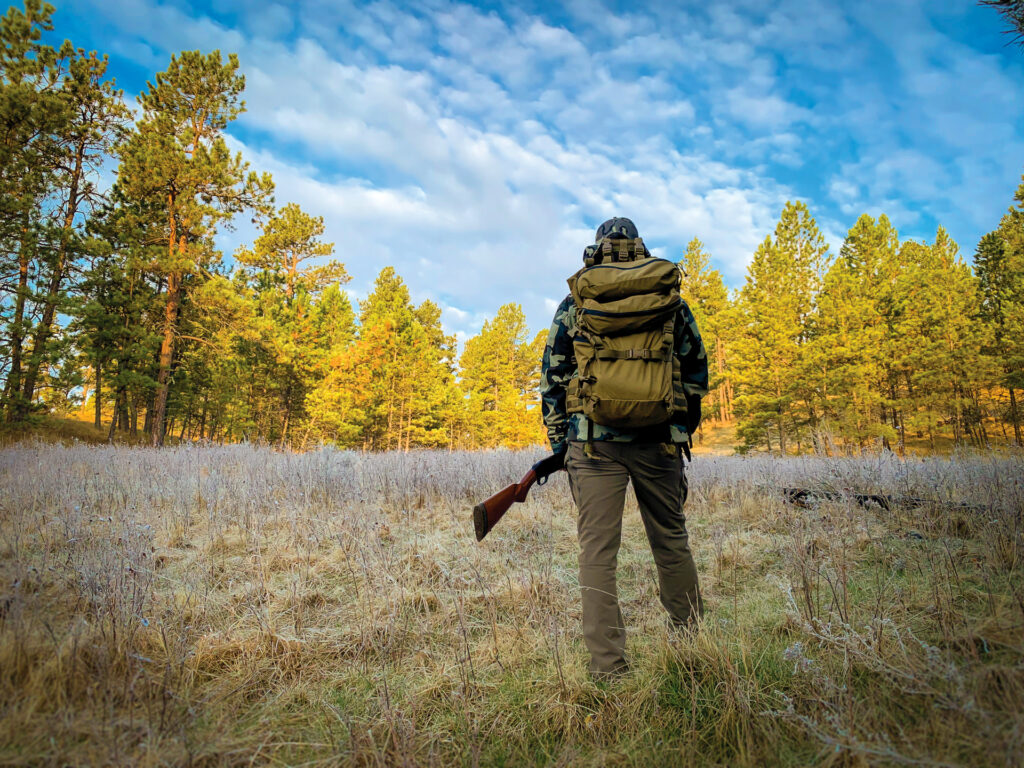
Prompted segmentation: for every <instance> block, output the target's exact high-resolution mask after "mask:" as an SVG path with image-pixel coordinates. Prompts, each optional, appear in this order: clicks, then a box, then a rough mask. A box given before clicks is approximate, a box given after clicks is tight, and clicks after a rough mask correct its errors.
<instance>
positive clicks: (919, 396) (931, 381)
mask: <svg viewBox="0 0 1024 768" xmlns="http://www.w3.org/2000/svg"><path fill="white" fill-rule="evenodd" d="M958 250H959V249H958V247H957V245H956V243H954V242H953V241H952V240H951V239H950V237H949V235H948V234H947V233H946V231H945V230H944V229H943V228H942V227H939V229H938V231H937V232H936V236H935V243H934V244H932V245H927V244H924V243H915V242H910V243H905V244H904V245H903V247H902V249H901V258H902V260H903V262H904V265H905V268H904V270H903V271H902V273H901V274H900V276H899V278H898V280H897V283H896V285H895V286H894V304H895V306H896V308H897V322H896V327H895V334H896V338H897V340H898V341H897V343H896V344H895V346H894V353H895V362H896V364H897V366H898V369H899V370H900V372H901V373H902V376H903V380H904V385H905V387H904V395H903V408H902V410H903V411H904V412H905V414H906V428H907V429H910V430H914V431H916V432H918V433H922V434H926V435H927V436H928V441H929V446H930V448H931V449H933V450H934V449H935V446H936V443H935V438H936V436H937V435H938V434H939V429H940V427H941V426H942V425H943V424H945V423H949V424H951V425H952V427H953V439H954V440H955V441H957V442H959V441H962V440H964V439H966V438H968V437H970V436H971V430H972V429H973V428H974V427H976V426H977V425H976V424H975V423H972V419H970V418H968V416H969V414H968V412H967V410H968V406H969V405H970V404H971V400H972V397H971V395H972V391H973V390H974V389H975V387H976V386H977V385H978V383H979V379H982V378H984V366H983V361H982V359H981V356H980V351H981V348H982V346H983V344H984V336H983V332H984V326H983V325H982V324H980V323H978V322H976V320H975V313H976V308H977V306H978V303H979V299H978V293H977V280H976V279H975V277H974V275H973V274H972V273H971V271H970V268H969V267H968V266H967V264H965V263H964V262H963V260H962V259H960V258H959V256H958Z"/></svg>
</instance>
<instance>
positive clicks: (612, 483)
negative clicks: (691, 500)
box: [565, 441, 704, 676]
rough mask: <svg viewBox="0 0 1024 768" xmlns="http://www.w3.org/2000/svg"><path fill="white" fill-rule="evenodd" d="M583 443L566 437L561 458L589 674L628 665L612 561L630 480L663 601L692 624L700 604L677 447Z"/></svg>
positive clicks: (676, 618) (675, 616)
mask: <svg viewBox="0 0 1024 768" xmlns="http://www.w3.org/2000/svg"><path fill="white" fill-rule="evenodd" d="M586 447H587V443H583V442H571V443H570V444H569V451H568V453H567V454H566V462H565V464H566V469H567V470H568V473H569V487H570V488H571V490H572V495H573V500H574V501H575V502H576V507H577V509H578V510H579V518H578V522H577V530H578V534H579V543H580V590H581V593H582V598H583V639H584V642H585V643H586V645H587V649H588V650H589V651H590V671H591V674H593V675H596V676H603V675H609V674H615V673H618V672H624V671H625V670H626V669H628V663H627V661H626V655H625V652H626V628H625V626H624V624H623V620H622V612H621V610H620V609H619V600H618V591H617V589H616V585H615V568H616V561H617V557H618V553H619V544H620V541H621V538H622V510H623V506H624V505H625V500H626V484H627V483H628V482H629V481H632V482H633V490H634V492H635V494H636V498H637V502H638V505H639V507H640V516H641V518H642V519H643V523H644V528H645V529H646V531H647V539H648V541H649V542H650V545H651V552H652V553H653V554H654V562H655V565H657V568H658V586H659V588H660V595H661V603H662V605H664V606H665V609H666V610H667V611H668V614H669V617H670V619H671V621H672V623H673V624H674V625H675V626H676V627H679V628H686V627H689V626H692V623H693V622H694V621H695V620H696V619H697V618H699V617H700V616H701V614H702V613H703V611H704V605H703V601H702V599H701V595H700V585H699V583H698V579H697V567H696V565H695V564H694V562H693V555H692V553H691V552H690V544H689V535H688V534H687V532H686V517H685V516H684V515H683V503H684V502H685V501H686V474H685V472H684V469H683V459H682V456H680V455H679V450H678V447H677V446H672V445H666V444H662V443H624V442H612V441H595V442H594V443H592V444H591V448H590V450H589V451H588V450H587V448H586ZM588 453H589V455H588Z"/></svg>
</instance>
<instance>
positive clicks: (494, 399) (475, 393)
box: [459, 304, 546, 448]
mask: <svg viewBox="0 0 1024 768" xmlns="http://www.w3.org/2000/svg"><path fill="white" fill-rule="evenodd" d="M545 338H546V334H544V333H541V334H538V335H537V336H536V337H534V338H533V339H531V338H530V329H529V328H528V327H527V325H526V317H525V315H524V314H523V310H522V307H520V306H519V305H518V304H505V305H504V306H502V307H501V308H499V309H498V313H497V315H495V317H494V319H493V320H485V321H484V324H483V328H481V330H480V333H479V334H478V335H476V336H474V337H472V338H471V339H468V340H467V341H466V346H465V349H464V351H463V353H462V357H461V359H460V361H459V371H460V375H459V383H460V384H461V386H462V391H463V392H465V397H466V401H465V405H466V408H467V419H466V424H465V441H466V442H465V445H466V447H474V448H494V447H497V446H506V447H510V448H518V447H521V446H525V445H536V444H538V443H541V442H543V440H544V429H543V423H542V421H541V418H540V403H539V400H538V398H537V386H538V379H539V376H540V359H541V355H542V354H543V352H544V340H545Z"/></svg>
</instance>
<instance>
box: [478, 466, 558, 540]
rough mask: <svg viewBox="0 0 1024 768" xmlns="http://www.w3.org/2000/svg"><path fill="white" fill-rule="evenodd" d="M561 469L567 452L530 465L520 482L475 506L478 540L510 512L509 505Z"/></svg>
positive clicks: (519, 500) (519, 499) (522, 498)
mask: <svg viewBox="0 0 1024 768" xmlns="http://www.w3.org/2000/svg"><path fill="white" fill-rule="evenodd" d="M560 469H565V454H564V453H555V454H552V455H551V456H548V457H547V458H546V459H542V460H541V461H538V462H537V463H536V464H534V465H533V466H532V467H530V471H529V472H527V473H526V474H525V475H524V476H523V479H522V480H520V481H519V482H518V483H512V485H510V486H508V487H507V488H503V489H502V490H500V491H498V492H497V493H496V494H494V495H493V496H491V497H490V498H489V499H487V500H485V501H482V502H480V503H479V504H477V505H476V506H475V507H473V528H474V529H475V530H476V540H477V541H483V540H484V536H486V535H487V534H488V533H490V530H491V529H492V528H493V527H494V526H495V525H497V524H498V521H499V520H501V518H502V517H503V516H504V514H505V513H506V512H508V510H509V507H511V506H512V505H513V504H515V503H516V502H517V501H518V502H524V501H526V495H527V494H528V493H529V492H530V489H531V488H532V487H533V486H534V484H535V483H540V484H541V485H543V484H544V483H545V482H547V479H548V477H549V476H550V475H552V474H554V473H555V472H557V471H558V470H560Z"/></svg>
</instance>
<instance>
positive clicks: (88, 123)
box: [13, 49, 128, 420]
mask: <svg viewBox="0 0 1024 768" xmlns="http://www.w3.org/2000/svg"><path fill="white" fill-rule="evenodd" d="M65 53H66V54H67V55H66V57H65V59H66V66H67V76H66V77H65V78H64V80H63V82H62V86H61V89H60V91H59V95H60V97H61V99H62V100H63V102H64V116H65V120H64V122H63V124H62V125H61V130H60V133H59V135H58V136H57V137H56V147H55V150H56V156H55V162H56V166H55V173H54V176H53V180H52V183H53V193H52V198H53V199H52V200H51V203H50V205H49V207H50V209H51V211H52V213H51V216H52V218H53V221H52V223H51V224H50V226H49V229H50V230H52V234H51V237H50V240H51V241H52V242H51V243H50V245H49V247H48V248H46V249H43V250H42V252H41V253H40V264H39V268H38V274H39V275H40V277H41V285H40V287H39V290H38V291H37V294H38V300H37V304H38V306H37V314H38V315H39V321H38V322H37V323H36V326H35V328H34V330H33V332H32V346H31V352H30V354H29V356H28V359H27V360H26V364H25V371H24V383H23V385H22V393H21V397H20V399H19V402H18V404H17V405H16V407H15V408H14V412H13V416H14V418H15V420H20V419H23V418H24V417H25V416H26V415H27V410H28V405H29V403H31V402H32V398H33V396H34V394H35V388H36V383H37V382H38V380H39V375H40V369H41V367H42V366H43V364H44V362H47V361H48V360H50V359H52V358H53V352H52V351H51V350H49V349H48V345H49V343H50V340H51V338H52V336H53V331H54V320H55V316H56V314H57V312H58V311H59V310H60V309H61V308H62V307H66V306H67V301H68V296H67V292H66V284H67V281H68V277H69V273H70V272H71V270H72V268H73V267H74V264H75V261H76V260H77V259H78V258H79V257H80V256H82V255H84V253H85V250H86V248H85V244H84V239H83V236H84V233H83V231H82V228H81V227H80V226H79V225H78V224H77V223H76V222H78V221H79V220H80V219H81V215H82V214H83V213H84V214H86V215H88V213H89V212H90V211H91V209H92V207H93V205H95V203H96V201H97V200H98V199H99V196H98V192H97V190H96V187H95V183H94V182H93V181H92V180H91V178H90V177H91V176H92V175H93V174H94V173H95V172H97V171H98V170H99V168H100V166H101V165H102V164H103V162H104V161H105V160H106V157H107V155H108V152H109V151H110V149H111V148H112V146H113V142H114V140H115V139H116V138H117V136H118V135H119V133H120V131H121V130H122V129H123V126H124V123H125V121H126V120H127V116H128V111H127V109H126V108H125V106H124V103H123V101H122V97H121V92H120V91H117V90H115V88H114V85H113V83H112V82H111V81H107V80H104V76H105V74H106V70H107V60H106V58H105V57H104V58H99V57H98V56H97V55H96V54H95V53H90V54H86V53H85V52H84V51H83V50H81V49H79V50H78V51H76V52H73V53H71V52H67V51H65Z"/></svg>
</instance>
